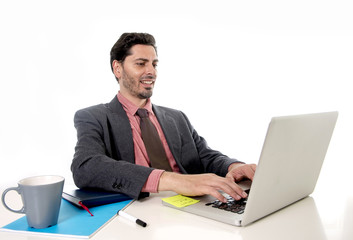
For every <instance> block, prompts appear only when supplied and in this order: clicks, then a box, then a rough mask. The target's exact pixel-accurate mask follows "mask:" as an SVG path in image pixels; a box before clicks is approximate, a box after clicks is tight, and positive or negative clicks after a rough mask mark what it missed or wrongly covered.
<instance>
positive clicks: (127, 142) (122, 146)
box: [108, 96, 135, 163]
mask: <svg viewBox="0 0 353 240" xmlns="http://www.w3.org/2000/svg"><path fill="white" fill-rule="evenodd" d="M108 108H109V109H110V110H111V113H112V122H111V125H112V129H111V130H110V131H112V132H114V134H115V135H116V136H118V137H117V138H116V149H119V151H120V154H121V159H124V160H126V161H129V162H131V163H135V152H134V143H133V140H132V132H131V125H130V122H129V118H128V117H127V115H126V112H125V110H124V109H123V106H122V105H121V103H120V102H119V100H118V98H117V97H116V96H115V97H114V98H113V100H112V101H111V102H110V103H109V104H108Z"/></svg>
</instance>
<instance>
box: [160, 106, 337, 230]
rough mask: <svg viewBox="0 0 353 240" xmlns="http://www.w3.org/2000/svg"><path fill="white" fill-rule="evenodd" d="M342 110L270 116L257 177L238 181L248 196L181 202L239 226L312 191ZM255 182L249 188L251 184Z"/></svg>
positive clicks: (200, 213)
mask: <svg viewBox="0 0 353 240" xmlns="http://www.w3.org/2000/svg"><path fill="white" fill-rule="evenodd" d="M337 117H338V112H326V113H314V114H303V115H294V116H283V117H274V118H272V120H271V122H270V124H269V127H268V130H267V134H266V138H265V142H264V145H263V148H262V152H261V156H260V160H259V162H258V166H257V169H256V172H255V176H254V179H253V182H252V183H251V182H250V181H249V180H248V181H247V182H245V183H244V184H243V183H242V184H240V185H241V187H243V188H244V189H245V190H246V189H248V190H247V191H248V192H249V193H248V198H247V199H243V200H240V201H234V200H232V199H231V198H230V197H229V196H228V195H227V194H224V193H223V194H224V195H225V196H226V197H227V198H229V199H230V200H229V202H228V203H222V202H219V201H217V200H216V198H214V197H213V196H210V195H205V196H201V197H192V198H193V199H197V200H200V201H199V202H197V203H195V204H192V205H189V206H186V207H182V208H177V207H175V206H173V205H171V204H169V203H167V202H164V201H163V204H164V205H166V206H169V207H173V208H176V209H179V210H182V211H185V212H189V213H193V214H197V215H200V216H203V217H207V218H211V219H214V220H217V221H220V222H224V223H228V224H232V225H235V226H246V225H248V224H250V223H252V222H254V221H257V220H259V219H261V218H263V217H265V216H267V215H269V214H271V213H273V212H276V211H278V210H280V209H282V208H284V207H286V206H288V205H290V204H292V203H294V202H297V201H299V200H301V199H303V198H305V197H307V196H308V195H310V194H311V193H312V192H313V191H314V188H315V185H316V182H317V179H318V177H319V174H320V170H321V166H322V163H323V161H324V158H325V155H326V152H327V148H328V146H329V143H330V140H331V136H332V133H333V130H334V127H335V124H336V121H337ZM250 184H251V188H250Z"/></svg>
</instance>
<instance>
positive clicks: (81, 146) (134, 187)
mask: <svg viewBox="0 0 353 240" xmlns="http://www.w3.org/2000/svg"><path fill="white" fill-rule="evenodd" d="M74 123H75V128H76V130H77V144H76V147H75V154H74V158H73V161H72V165H71V171H72V173H73V179H74V182H75V184H76V185H77V187H79V188H87V187H89V188H99V189H103V190H106V191H113V192H120V193H124V194H127V195H129V196H130V197H132V198H135V199H138V198H141V197H144V196H145V195H146V193H141V189H142V187H143V185H144V184H145V182H146V180H147V178H148V176H149V174H150V173H151V171H152V170H153V169H152V168H147V167H143V166H139V165H135V164H134V159H121V154H120V153H119V152H118V153H113V150H112V149H113V148H114V147H113V146H111V145H112V144H113V143H112V142H111V135H112V133H111V131H110V130H111V129H110V128H111V126H110V123H109V119H108V117H107V113H106V112H104V107H101V108H98V107H95V108H92V107H91V108H88V109H83V110H80V111H78V112H76V114H75V117H74ZM116 137H121V138H127V137H126V136H116ZM131 141H132V140H131ZM114 151H115V152H116V151H119V150H116V149H115V150H114ZM113 155H115V156H113ZM147 195H148V194H147Z"/></svg>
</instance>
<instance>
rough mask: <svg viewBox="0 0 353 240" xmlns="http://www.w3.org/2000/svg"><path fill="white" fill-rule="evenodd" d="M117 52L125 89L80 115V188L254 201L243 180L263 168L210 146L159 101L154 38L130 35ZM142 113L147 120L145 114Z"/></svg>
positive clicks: (76, 166) (115, 64)
mask: <svg viewBox="0 0 353 240" xmlns="http://www.w3.org/2000/svg"><path fill="white" fill-rule="evenodd" d="M110 55H111V68H112V71H113V73H114V75H115V77H116V79H117V81H118V83H119V85H120V91H119V92H118V94H117V96H114V98H113V100H112V101H111V102H110V103H107V104H100V105H96V106H92V107H89V108H86V109H82V110H79V111H78V112H77V113H76V114H75V118H74V122H75V127H76V129H77V138H78V141H77V145H76V148H75V155H74V159H73V162H72V166H71V170H72V172H73V178H74V181H75V184H76V185H77V186H78V187H80V188H83V187H92V188H100V189H104V190H106V191H115V192H121V193H124V194H127V195H129V196H131V197H133V198H136V199H138V198H140V197H143V196H145V194H144V193H148V192H159V191H174V192H176V193H179V194H184V195H188V196H199V195H204V194H210V195H213V196H214V197H216V198H218V199H219V200H221V201H223V202H225V201H226V199H225V198H224V197H223V195H222V194H220V192H219V190H222V191H224V192H226V193H228V194H229V195H231V196H232V197H234V198H235V199H240V198H244V197H246V196H247V195H246V193H245V192H244V191H243V190H242V189H241V188H240V187H239V186H238V185H237V184H236V182H238V181H240V180H242V179H244V178H248V179H251V180H252V179H253V176H254V172H255V169H256V165H255V164H251V165H249V164H244V163H242V162H239V161H237V160H235V159H231V158H229V157H227V156H225V155H223V154H221V153H220V152H218V151H215V150H212V149H210V148H209V147H208V146H207V143H206V141H205V140H204V139H203V138H202V137H201V136H199V135H198V134H197V132H196V131H195V129H194V128H193V127H192V125H191V124H190V122H189V120H188V118H187V117H186V116H185V115H184V114H183V113H182V112H180V111H177V110H174V109H170V108H165V107H161V106H156V105H153V104H152V103H151V100H150V97H151V96H152V93H153V88H154V85H155V83H156V77H157V70H156V68H157V64H158V57H157V51H156V46H155V40H154V38H153V36H152V35H150V34H144V33H124V34H123V35H122V36H121V37H120V38H119V40H118V41H117V42H116V43H115V45H114V46H113V48H112V50H111V53H110ZM141 109H142V110H141ZM141 111H142V112H145V113H146V115H145V116H142V115H140V112H141ZM147 122H148V123H147ZM145 123H146V124H147V125H148V124H149V126H151V125H153V127H152V128H153V131H154V132H155V131H157V133H158V140H153V143H152V144H150V143H147V138H149V137H150V136H152V135H153V134H152V135H151V133H149V135H147V136H146V135H144V136H142V135H143V134H144V131H145V130H143V129H145V128H146V127H142V125H143V124H145ZM150 123H152V124H150ZM140 124H142V125H141V129H140ZM147 125H144V126H147ZM151 131H152V130H151ZM157 142H158V144H159V145H160V146H162V147H160V148H159V149H163V150H162V152H163V154H157V155H158V156H157V155H153V156H152V154H153V153H151V152H152V150H151V147H149V146H150V145H152V148H153V147H156V146H157V145H158V144H157ZM160 153H161V152H160ZM159 155H163V158H162V160H159ZM151 156H152V157H151ZM157 159H158V160H157ZM163 159H164V160H163ZM154 162H159V163H160V162H161V163H162V165H163V166H165V167H154V166H162V165H154V164H155V163H154ZM159 163H156V164H159ZM151 165H152V167H151Z"/></svg>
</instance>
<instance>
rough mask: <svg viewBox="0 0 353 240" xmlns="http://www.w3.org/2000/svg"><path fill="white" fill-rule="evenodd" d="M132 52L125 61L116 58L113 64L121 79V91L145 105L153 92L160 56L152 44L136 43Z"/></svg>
mask: <svg viewBox="0 0 353 240" xmlns="http://www.w3.org/2000/svg"><path fill="white" fill-rule="evenodd" d="M130 53H131V54H130V55H128V56H127V57H126V58H125V60H124V61H123V62H118V61H117V60H114V61H113V63H112V66H113V70H114V74H115V76H116V77H117V78H118V79H119V84H120V93H121V94H122V95H123V96H124V97H126V98H127V99H129V100H130V101H131V102H133V103H134V104H136V105H137V106H143V103H145V102H146V99H148V98H150V97H151V96H152V94H153V87H154V84H155V81H156V78H157V70H156V67H157V63H158V58H157V54H156V51H155V49H154V47H152V46H150V45H141V44H138V45H134V46H133V47H131V49H130Z"/></svg>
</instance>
